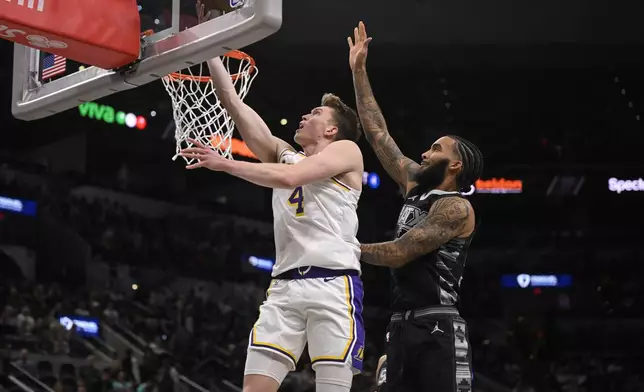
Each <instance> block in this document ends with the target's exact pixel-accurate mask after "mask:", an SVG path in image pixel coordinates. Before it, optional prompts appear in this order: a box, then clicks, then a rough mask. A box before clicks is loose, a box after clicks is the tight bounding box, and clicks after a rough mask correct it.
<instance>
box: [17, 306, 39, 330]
mask: <svg viewBox="0 0 644 392" xmlns="http://www.w3.org/2000/svg"><path fill="white" fill-rule="evenodd" d="M17 322H18V332H19V333H20V334H21V335H23V336H29V335H31V334H32V333H33V331H34V328H35V327H36V320H34V318H33V317H32V316H31V312H30V310H29V308H28V307H27V306H25V307H23V308H22V311H20V313H19V314H18V317H17Z"/></svg>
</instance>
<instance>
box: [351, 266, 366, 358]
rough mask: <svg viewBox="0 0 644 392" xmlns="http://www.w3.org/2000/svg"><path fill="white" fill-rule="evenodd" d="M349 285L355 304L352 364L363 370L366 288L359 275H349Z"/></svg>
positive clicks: (353, 303)
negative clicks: (363, 302) (363, 301)
mask: <svg viewBox="0 0 644 392" xmlns="http://www.w3.org/2000/svg"><path fill="white" fill-rule="evenodd" d="M349 286H350V288H351V304H352V305H353V321H354V323H353V328H354V331H353V333H354V335H353V336H354V343H353V347H352V348H351V354H350V355H351V364H352V365H353V367H354V368H355V369H356V370H358V371H362V361H363V360H364V342H365V330H364V321H363V320H362V309H363V305H362V299H363V297H364V288H363V286H362V280H361V279H360V277H359V276H349Z"/></svg>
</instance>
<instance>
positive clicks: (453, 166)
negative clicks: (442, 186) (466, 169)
mask: <svg viewBox="0 0 644 392" xmlns="http://www.w3.org/2000/svg"><path fill="white" fill-rule="evenodd" d="M462 168H463V162H462V161H452V162H450V164H449V169H450V170H451V171H455V172H459V171H461V169H462Z"/></svg>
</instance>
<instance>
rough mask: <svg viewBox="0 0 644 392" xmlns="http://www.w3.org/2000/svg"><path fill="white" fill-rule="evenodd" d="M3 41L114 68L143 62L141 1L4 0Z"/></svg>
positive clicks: (1, 7)
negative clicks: (139, 3)
mask: <svg viewBox="0 0 644 392" xmlns="http://www.w3.org/2000/svg"><path fill="white" fill-rule="evenodd" d="M0 38H3V39H6V40H9V41H13V42H15V43H18V44H21V45H25V46H29V47H32V48H35V49H39V50H42V51H44V52H47V53H52V54H57V55H60V56H63V57H65V58H68V59H71V60H74V61H77V62H80V63H83V64H91V65H96V66H98V67H100V68H104V69H112V68H118V67H120V66H123V65H126V64H129V63H131V62H133V61H135V60H136V59H138V57H139V50H140V44H141V20H140V17H139V11H138V8H137V3H136V0H110V1H108V2H105V1H103V0H100V1H99V0H63V1H61V0H2V1H0Z"/></svg>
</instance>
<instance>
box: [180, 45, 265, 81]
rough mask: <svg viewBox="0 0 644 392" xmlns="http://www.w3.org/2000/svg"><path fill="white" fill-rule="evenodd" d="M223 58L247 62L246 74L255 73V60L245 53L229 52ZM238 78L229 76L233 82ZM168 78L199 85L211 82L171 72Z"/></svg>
mask: <svg viewBox="0 0 644 392" xmlns="http://www.w3.org/2000/svg"><path fill="white" fill-rule="evenodd" d="M224 56H225V57H229V58H231V59H235V60H239V61H242V60H248V61H249V62H250V67H249V69H248V72H249V73H250V74H252V73H253V72H255V59H254V58H252V57H250V56H249V55H247V54H246V53H244V52H242V51H241V50H231V51H230V52H228V53H226V54H224ZM240 76H241V75H240V74H238V73H236V74H232V75H230V78H231V79H232V80H233V81H234V80H237V79H239V77H240ZM168 77H169V78H170V79H172V80H194V81H196V82H200V83H208V82H210V80H211V77H210V76H193V75H186V74H182V73H179V72H173V73H171V74H169V75H168Z"/></svg>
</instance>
